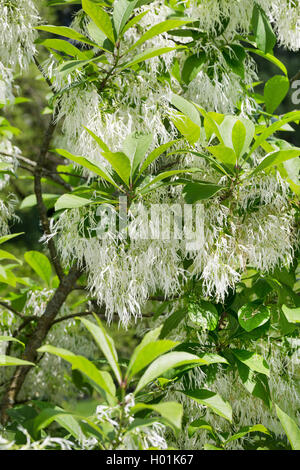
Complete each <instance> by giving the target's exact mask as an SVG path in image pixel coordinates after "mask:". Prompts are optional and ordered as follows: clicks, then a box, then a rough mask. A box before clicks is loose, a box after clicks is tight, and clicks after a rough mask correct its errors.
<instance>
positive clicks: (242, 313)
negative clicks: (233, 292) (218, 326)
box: [238, 302, 271, 331]
mask: <svg viewBox="0 0 300 470" xmlns="http://www.w3.org/2000/svg"><path fill="white" fill-rule="evenodd" d="M270 316H271V311H270V308H269V307H266V306H265V305H257V303H256V302H251V303H249V304H245V305H243V306H242V307H241V308H240V309H239V311H238V319H239V324H240V325H241V327H242V328H244V330H246V331H252V330H254V329H255V328H258V327H259V326H262V325H264V324H265V323H266V322H267V321H268V320H269V319H270Z"/></svg>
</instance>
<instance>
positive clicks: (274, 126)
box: [248, 111, 300, 157]
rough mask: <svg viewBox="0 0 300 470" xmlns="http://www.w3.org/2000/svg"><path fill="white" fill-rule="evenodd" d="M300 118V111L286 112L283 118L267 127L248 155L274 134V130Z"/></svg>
mask: <svg viewBox="0 0 300 470" xmlns="http://www.w3.org/2000/svg"><path fill="white" fill-rule="evenodd" d="M299 119H300V111H292V112H291V113H288V114H285V115H284V116H283V118H281V119H279V120H278V121H276V122H274V123H273V124H271V126H269V127H267V128H266V129H265V130H264V131H263V132H262V133H261V134H260V136H259V137H258V138H257V139H256V141H255V142H254V144H253V145H252V147H251V149H250V152H249V154H248V157H249V156H250V155H251V154H252V153H253V152H254V151H255V150H256V149H257V148H258V147H259V146H260V145H261V144H262V143H263V142H264V141H265V140H266V139H267V138H268V137H270V135H272V134H274V132H276V131H278V130H279V129H281V128H282V127H283V126H284V125H285V124H287V123H288V122H291V121H294V122H295V121H298V120H299Z"/></svg>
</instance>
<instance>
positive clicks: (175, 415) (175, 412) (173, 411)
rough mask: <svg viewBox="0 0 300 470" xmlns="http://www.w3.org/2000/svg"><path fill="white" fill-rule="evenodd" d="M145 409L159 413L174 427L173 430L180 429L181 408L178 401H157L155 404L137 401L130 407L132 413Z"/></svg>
mask: <svg viewBox="0 0 300 470" xmlns="http://www.w3.org/2000/svg"><path fill="white" fill-rule="evenodd" d="M147 409H148V410H153V411H155V412H156V413H159V414H160V415H161V416H162V417H163V418H165V419H166V420H167V422H168V423H169V424H170V425H171V426H172V427H173V428H174V430H175V431H177V432H179V431H180V430H181V422H182V416H183V408H182V405H181V404H180V403H176V402H174V401H167V402H163V403H158V404H157V405H149V404H147V403H138V404H137V405H135V406H134V407H133V408H132V409H131V412H132V413H133V414H136V413H138V412H139V411H142V410H147Z"/></svg>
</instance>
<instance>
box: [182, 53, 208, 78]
mask: <svg viewBox="0 0 300 470" xmlns="http://www.w3.org/2000/svg"><path fill="white" fill-rule="evenodd" d="M205 61H206V54H205V52H199V53H198V54H193V55H191V56H189V57H188V58H187V59H186V61H185V62H184V64H183V67H182V72H181V77H182V80H183V81H184V83H186V84H187V85H188V84H189V83H190V82H192V81H193V80H194V78H196V77H197V75H198V73H199V72H200V70H201V68H202V65H203V64H204V63H205Z"/></svg>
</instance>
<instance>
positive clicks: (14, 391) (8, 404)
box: [1, 267, 81, 424]
mask: <svg viewBox="0 0 300 470" xmlns="http://www.w3.org/2000/svg"><path fill="white" fill-rule="evenodd" d="M80 274H81V273H80V271H79V270H78V269H77V268H76V267H72V268H71V269H70V272H69V274H68V275H67V276H64V278H63V279H62V280H61V283H60V285H59V286H58V288H57V289H56V291H55V293H54V295H53V297H52V298H51V300H50V301H49V302H48V304H47V306H46V309H45V311H44V313H43V315H42V316H41V317H40V318H39V319H38V322H37V326H36V328H35V330H34V332H33V334H32V335H31V337H30V338H29V341H28V343H27V345H26V348H25V351H24V353H23V355H22V359H24V360H26V361H29V362H33V363H35V362H36V361H37V356H38V353H37V350H38V348H39V347H41V345H42V344H43V342H44V340H45V338H46V336H47V334H48V332H49V330H50V328H51V326H52V324H53V321H54V319H55V317H56V316H57V314H58V312H59V310H60V308H61V307H62V305H63V304H64V302H65V301H66V299H67V297H68V295H69V294H70V292H72V290H73V287H74V285H75V283H76V282H77V280H78V279H79V277H80ZM31 367H32V366H19V367H17V368H16V370H15V373H14V375H13V377H12V380H11V381H10V384H9V386H8V388H7V390H6V392H5V394H4V396H3V401H2V407H1V420H2V423H3V424H5V423H6V421H7V419H8V416H7V413H6V411H7V409H10V408H12V407H13V405H14V404H15V402H16V399H17V396H18V393H19V391H20V389H21V387H22V385H23V383H24V380H25V378H26V376H27V374H28V372H29V370H30V369H31Z"/></svg>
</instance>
